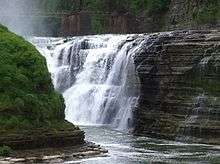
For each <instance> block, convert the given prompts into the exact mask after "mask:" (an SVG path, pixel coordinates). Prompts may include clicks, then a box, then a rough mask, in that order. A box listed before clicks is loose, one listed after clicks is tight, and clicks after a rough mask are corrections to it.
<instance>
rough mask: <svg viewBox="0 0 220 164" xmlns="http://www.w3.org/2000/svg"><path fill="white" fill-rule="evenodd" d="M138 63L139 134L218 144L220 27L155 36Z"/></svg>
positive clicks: (149, 39) (144, 49) (140, 55)
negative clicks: (211, 29)
mask: <svg viewBox="0 0 220 164" xmlns="http://www.w3.org/2000/svg"><path fill="white" fill-rule="evenodd" d="M135 64H136V69H137V73H138V76H139V78H140V84H141V95H140V100H139V106H138V107H137V109H136V110H135V122H136V124H135V125H136V126H135V134H138V135H145V136H150V137H159V138H165V139H171V140H177V141H187V142H200V143H208V144H220V137H219V136H220V32H219V31H192V30H191V31H177V32H171V33H161V34H152V35H150V37H149V38H148V39H147V40H146V42H145V45H144V46H143V48H142V50H141V51H140V52H139V53H138V54H136V56H135Z"/></svg>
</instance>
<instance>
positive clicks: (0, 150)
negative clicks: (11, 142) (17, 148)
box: [0, 146, 12, 157]
mask: <svg viewBox="0 0 220 164" xmlns="http://www.w3.org/2000/svg"><path fill="white" fill-rule="evenodd" d="M11 152H12V149H11V148H10V147H8V146H2V147H0V156H2V157H6V156H9V155H10V154H11Z"/></svg>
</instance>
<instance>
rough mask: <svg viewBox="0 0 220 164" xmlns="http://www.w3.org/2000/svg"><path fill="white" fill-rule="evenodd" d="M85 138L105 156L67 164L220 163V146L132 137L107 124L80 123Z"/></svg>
mask: <svg viewBox="0 0 220 164" xmlns="http://www.w3.org/2000/svg"><path fill="white" fill-rule="evenodd" d="M81 129H82V130H84V131H85V132H86V139H87V140H88V141H92V142H95V143H96V144H100V145H101V146H102V147H104V148H106V149H108V150H109V153H108V157H99V158H91V159H85V160H80V161H72V162H68V163H86V164H87V163H88V164H132V163H140V164H142V163H144V164H145V163H193V164H197V163H216V164H217V163H220V146H212V145H204V144H184V143H179V142H172V141H167V140H158V139H152V138H146V137H134V136H132V135H128V134H124V133H121V132H118V131H114V130H111V129H110V128H107V127H98V126H96V127H94V126H83V127H81Z"/></svg>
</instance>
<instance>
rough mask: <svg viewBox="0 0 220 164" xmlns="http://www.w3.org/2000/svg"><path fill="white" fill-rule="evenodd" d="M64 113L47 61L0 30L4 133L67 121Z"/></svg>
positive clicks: (0, 97)
mask: <svg viewBox="0 0 220 164" xmlns="http://www.w3.org/2000/svg"><path fill="white" fill-rule="evenodd" d="M64 109H65V106H64V100H63V98H62V96H61V95H60V94H58V93H57V92H55V91H54V88H53V85H52V82H51V78H50V74H49V72H48V70H47V67H46V61H45V59H44V57H42V56H41V55H40V54H39V52H38V51H37V50H36V49H35V48H34V46H33V45H31V44H30V43H28V42H27V41H25V40H24V39H23V38H21V37H19V36H17V35H15V34H13V33H11V32H9V31H8V30H7V29H6V28H5V27H3V26H0V116H1V117H0V129H1V128H3V129H12V128H22V127H29V126H30V125H31V124H35V125H36V126H37V124H39V123H42V124H43V123H46V122H50V121H51V120H64Z"/></svg>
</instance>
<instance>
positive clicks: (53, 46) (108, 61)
mask: <svg viewBox="0 0 220 164" xmlns="http://www.w3.org/2000/svg"><path fill="white" fill-rule="evenodd" d="M34 42H35V44H37V45H38V48H39V50H40V51H41V52H42V54H43V55H44V56H45V57H46V59H47V63H48V68H49V71H50V72H51V74H52V78H53V83H54V86H55V88H56V89H57V90H58V91H60V92H62V93H63V96H64V99H65V103H66V119H67V120H68V121H70V122H72V123H74V124H80V125H85V124H86V125H88V124H89V125H91V124H108V125H111V127H113V128H116V129H119V130H127V129H130V128H131V127H132V124H133V123H132V122H133V121H132V113H133V112H132V110H133V109H134V107H135V105H136V103H137V100H138V96H139V87H138V79H137V76H135V66H134V61H133V55H134V54H135V52H136V51H137V50H138V49H139V47H140V46H141V43H142V42H143V40H141V39H139V40H138V39H135V36H134V35H101V36H85V37H74V38H71V39H69V40H64V39H61V38H60V39H59V38H57V39H55V38H50V39H48V38H35V39H34ZM46 45H47V46H46ZM48 45H49V46H48Z"/></svg>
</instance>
